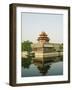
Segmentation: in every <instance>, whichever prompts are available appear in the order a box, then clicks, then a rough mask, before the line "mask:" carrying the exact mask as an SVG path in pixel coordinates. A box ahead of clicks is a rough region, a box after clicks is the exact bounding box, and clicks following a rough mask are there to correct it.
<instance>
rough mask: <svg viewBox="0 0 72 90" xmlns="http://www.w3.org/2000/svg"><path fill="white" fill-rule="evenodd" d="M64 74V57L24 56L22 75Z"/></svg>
mask: <svg viewBox="0 0 72 90" xmlns="http://www.w3.org/2000/svg"><path fill="white" fill-rule="evenodd" d="M51 75H63V58H62V57H54V58H42V59H34V58H32V57H28V58H22V68H21V76H22V77H31V76H51Z"/></svg>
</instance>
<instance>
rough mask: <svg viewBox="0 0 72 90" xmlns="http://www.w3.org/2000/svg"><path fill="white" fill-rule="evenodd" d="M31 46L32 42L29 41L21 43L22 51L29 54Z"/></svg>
mask: <svg viewBox="0 0 72 90" xmlns="http://www.w3.org/2000/svg"><path fill="white" fill-rule="evenodd" d="M31 44H32V42H30V41H28V40H27V41H24V42H22V43H21V50H22V51H28V52H30V51H31V50H32V48H31Z"/></svg>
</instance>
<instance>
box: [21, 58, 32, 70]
mask: <svg viewBox="0 0 72 90" xmlns="http://www.w3.org/2000/svg"><path fill="white" fill-rule="evenodd" d="M31 61H32V58H31V57H28V58H22V67H24V68H29V66H30V65H31Z"/></svg>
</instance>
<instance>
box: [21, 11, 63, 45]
mask: <svg viewBox="0 0 72 90" xmlns="http://www.w3.org/2000/svg"><path fill="white" fill-rule="evenodd" d="M42 31H44V32H46V33H47V35H48V37H49V38H50V42H51V43H63V15H62V14H50V13H27V12H26V13H25V12H23V13H21V34H22V35H21V36H22V37H21V39H22V40H21V41H22V42H23V41H26V40H30V41H32V42H36V41H37V38H38V36H39V34H40V32H42Z"/></svg>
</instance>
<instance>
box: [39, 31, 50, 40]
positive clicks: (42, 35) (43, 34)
mask: <svg viewBox="0 0 72 90" xmlns="http://www.w3.org/2000/svg"><path fill="white" fill-rule="evenodd" d="M37 40H38V41H40V40H45V41H46V42H48V41H49V37H48V35H47V34H46V32H41V33H40V34H39V37H38V39H37Z"/></svg>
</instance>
